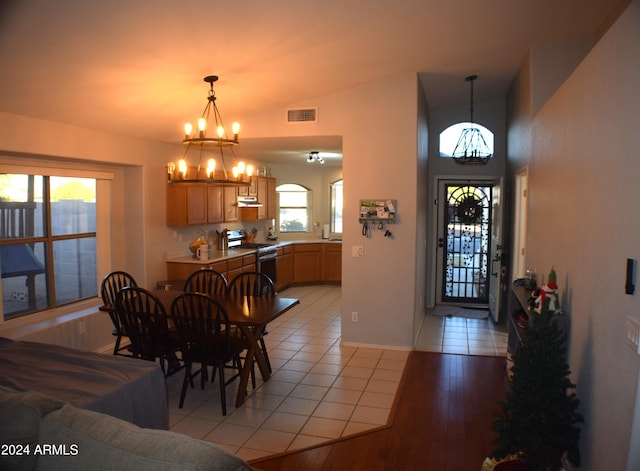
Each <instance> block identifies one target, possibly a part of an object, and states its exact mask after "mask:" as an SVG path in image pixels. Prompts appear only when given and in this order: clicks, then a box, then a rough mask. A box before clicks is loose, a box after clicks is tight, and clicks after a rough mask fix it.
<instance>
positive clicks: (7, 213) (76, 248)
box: [0, 167, 109, 321]
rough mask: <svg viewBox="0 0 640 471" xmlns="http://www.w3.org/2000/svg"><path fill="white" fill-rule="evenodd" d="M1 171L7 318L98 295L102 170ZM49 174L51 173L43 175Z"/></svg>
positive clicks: (0, 239) (1, 261) (0, 237)
mask: <svg viewBox="0 0 640 471" xmlns="http://www.w3.org/2000/svg"><path fill="white" fill-rule="evenodd" d="M17 170H27V171H30V170H34V171H33V173H18V172H15V173H13V172H12V173H2V174H0V271H1V276H2V277H1V279H0V280H1V285H2V316H1V317H0V321H4V320H9V319H13V318H17V317H20V316H24V315H26V314H32V313H35V312H40V311H44V310H47V309H52V308H55V307H58V306H62V305H66V304H70V303H73V302H76V301H80V300H83V299H87V298H92V297H96V296H97V294H98V280H97V273H98V270H97V260H96V259H97V252H98V249H97V230H96V225H97V223H96V217H97V209H96V204H97V200H98V195H100V194H104V195H108V192H109V187H108V183H107V184H106V185H105V184H104V180H99V179H97V178H93V177H92V176H90V175H91V174H95V173H100V172H83V171H69V170H67V169H63V170H61V171H60V172H59V173H60V175H56V174H55V173H56V172H55V171H49V170H51V169H47V171H44V172H43V171H42V170H44V169H39V170H40V171H38V170H36V169H30V168H26V167H25V168H17ZM42 173H45V174H42Z"/></svg>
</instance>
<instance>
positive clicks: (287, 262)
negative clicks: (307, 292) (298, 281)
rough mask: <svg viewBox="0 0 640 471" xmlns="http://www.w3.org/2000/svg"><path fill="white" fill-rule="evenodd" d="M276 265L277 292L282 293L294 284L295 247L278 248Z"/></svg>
mask: <svg viewBox="0 0 640 471" xmlns="http://www.w3.org/2000/svg"><path fill="white" fill-rule="evenodd" d="M277 254H278V261H277V265H276V270H277V272H276V290H278V291H280V290H283V289H284V288H286V287H287V286H290V285H291V283H292V282H293V246H292V245H285V246H284V247H278V252H277Z"/></svg>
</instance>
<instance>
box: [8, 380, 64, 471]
mask: <svg viewBox="0 0 640 471" xmlns="http://www.w3.org/2000/svg"><path fill="white" fill-rule="evenodd" d="M63 405H64V402H62V401H59V400H57V399H53V398H51V397H49V396H45V395H43V394H39V393H35V392H22V391H14V390H12V389H9V388H5V387H0V444H1V446H3V447H5V449H3V450H0V451H1V452H2V453H0V469H3V470H4V469H7V470H20V471H22V470H31V469H33V468H34V466H35V461H36V456H35V455H34V449H35V446H36V445H37V444H38V434H39V431H40V420H41V418H42V417H43V416H45V415H47V414H48V413H50V412H52V411H54V410H57V409H60V408H61V407H62V406H63ZM27 446H28V448H26V449H25V448H24V447H27Z"/></svg>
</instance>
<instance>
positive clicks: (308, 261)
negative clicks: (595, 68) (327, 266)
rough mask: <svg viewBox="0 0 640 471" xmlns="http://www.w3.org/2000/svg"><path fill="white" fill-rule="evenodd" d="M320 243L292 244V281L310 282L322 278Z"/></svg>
mask: <svg viewBox="0 0 640 471" xmlns="http://www.w3.org/2000/svg"><path fill="white" fill-rule="evenodd" d="M322 245H323V244H315V243H309V244H295V245H294V246H293V282H294V283H312V282H317V281H321V280H322Z"/></svg>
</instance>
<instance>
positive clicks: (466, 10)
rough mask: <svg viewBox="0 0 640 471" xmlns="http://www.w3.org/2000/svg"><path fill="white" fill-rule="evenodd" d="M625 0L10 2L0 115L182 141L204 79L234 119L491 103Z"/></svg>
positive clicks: (1, 22)
mask: <svg viewBox="0 0 640 471" xmlns="http://www.w3.org/2000/svg"><path fill="white" fill-rule="evenodd" d="M621 3H625V2H624V0H623V1H622V2H621V0H517V1H514V0H483V1H474V2H472V1H468V0H339V1H338V0H325V1H323V2H307V1H300V0H275V1H273V2H264V1H260V0H239V1H236V2H215V1H212V0H184V1H180V2H178V1H175V0H129V1H125V0H111V1H92V0H86V1H78V0H55V1H54V0H3V2H2V3H1V4H0V64H2V68H1V72H0V111H2V112H8V113H15V114H20V115H25V116H30V117H35V118H42V119H46V120H51V121H57V122H62V123H68V124H72V125H77V126H83V127H88V128H92V129H98V130H104V131H108V132H113V133H118V134H123V135H131V136H136V137H141V138H147V139H154V140H161V141H167V142H178V141H179V140H180V137H181V136H180V129H181V126H182V123H183V122H184V121H185V120H186V119H189V118H191V117H192V116H193V115H194V113H200V112H201V110H202V108H203V107H204V102H205V101H204V97H205V96H206V92H207V87H208V85H207V84H205V83H204V82H203V81H202V78H203V77H204V76H205V75H209V74H216V75H218V76H220V80H219V82H218V83H217V84H216V92H217V96H218V97H219V105H220V108H221V111H222V112H223V115H224V116H226V117H227V119H231V118H230V117H233V116H238V115H239V116H242V115H245V116H246V115H251V113H256V112H260V111H262V110H268V109H273V108H276V107H286V106H288V105H290V104H291V103H295V102H296V101H300V100H304V99H309V98H313V97H315V96H321V95H324V94H327V93H331V92H336V91H340V90H345V89H349V88H351V87H355V86H359V85H363V84H366V83H371V82H375V81H379V80H384V79H387V78H391V77H395V76H399V75H403V74H407V73H412V72H416V73H419V74H420V76H421V79H422V83H423V86H424V88H425V92H426V95H427V99H428V101H429V105H430V107H431V108H439V107H444V106H450V105H460V104H462V103H466V102H467V101H468V86H467V85H466V84H465V82H464V81H463V79H464V77H465V76H467V75H470V74H477V75H478V76H479V77H480V79H479V80H478V81H477V82H476V84H475V85H474V87H475V96H476V98H477V99H478V100H490V99H493V98H495V97H504V95H505V93H506V91H507V88H508V86H509V84H510V82H511V80H512V79H513V78H514V76H515V74H516V72H517V70H518V69H519V67H520V66H521V64H522V61H523V60H524V58H525V56H526V54H527V52H528V51H529V49H530V48H531V47H533V46H536V45H541V44H548V43H551V42H555V41H564V40H568V39H572V38H580V37H585V36H588V35H594V33H597V31H598V28H600V27H601V26H602V25H603V23H606V21H607V18H608V17H609V15H610V14H611V13H612V12H615V11H616V8H617V7H618V6H619V5H620V4H621ZM262 144H263V145H264V146H267V145H269V146H276V147H277V145H278V144H277V143H276V142H263V143H262ZM283 145H284V144H283ZM290 145H291V146H292V149H293V148H296V146H298V145H300V143H295V142H294V143H290ZM258 147H260V146H257V147H256V148H258ZM0 148H1V146H0Z"/></svg>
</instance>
